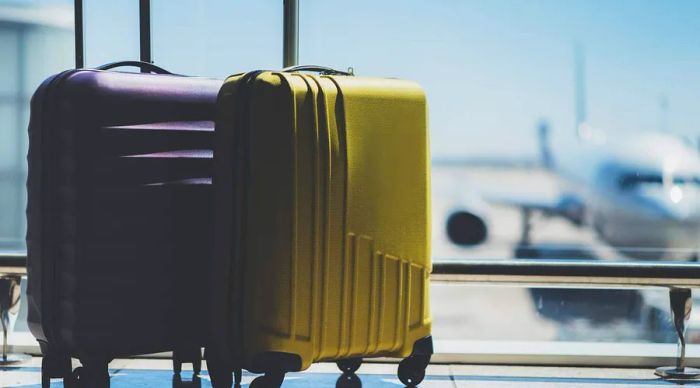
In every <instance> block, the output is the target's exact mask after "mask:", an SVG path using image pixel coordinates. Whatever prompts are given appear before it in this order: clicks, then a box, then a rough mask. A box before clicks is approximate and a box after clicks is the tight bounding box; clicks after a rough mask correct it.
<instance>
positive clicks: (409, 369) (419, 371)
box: [398, 356, 430, 387]
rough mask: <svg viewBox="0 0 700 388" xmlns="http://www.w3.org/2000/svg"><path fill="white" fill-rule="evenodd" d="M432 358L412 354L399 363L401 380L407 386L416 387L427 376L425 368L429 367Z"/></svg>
mask: <svg viewBox="0 0 700 388" xmlns="http://www.w3.org/2000/svg"><path fill="white" fill-rule="evenodd" d="M429 362H430V359H429V358H428V359H427V360H425V358H424V357H419V356H410V357H408V358H406V359H404V360H403V361H401V362H400V363H399V372H398V376H399V380H401V382H402V383H404V384H405V385H406V386H407V387H416V386H418V384H420V383H421V382H422V381H423V379H424V378H425V368H427V367H428V363H429Z"/></svg>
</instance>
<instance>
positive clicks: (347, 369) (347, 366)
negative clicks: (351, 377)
mask: <svg viewBox="0 0 700 388" xmlns="http://www.w3.org/2000/svg"><path fill="white" fill-rule="evenodd" d="M335 364H336V365H338V369H340V371H341V372H343V373H355V372H356V371H357V370H358V369H360V365H362V359H361V358H346V359H344V360H338V361H336V362H335Z"/></svg>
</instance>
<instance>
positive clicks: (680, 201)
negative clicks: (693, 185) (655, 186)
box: [644, 186, 700, 224]
mask: <svg viewBox="0 0 700 388" xmlns="http://www.w3.org/2000/svg"><path fill="white" fill-rule="evenodd" d="M645 194H646V195H644V196H645V197H646V198H645V202H647V204H648V205H649V207H650V208H651V209H652V210H653V211H654V213H656V214H658V216H660V217H662V218H664V219H666V220H669V221H676V222H683V223H689V224H700V191H698V190H697V189H688V188H683V187H680V186H673V187H671V188H669V189H667V190H663V191H659V192H655V193H649V192H647V193H645Z"/></svg>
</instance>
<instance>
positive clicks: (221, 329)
mask: <svg viewBox="0 0 700 388" xmlns="http://www.w3.org/2000/svg"><path fill="white" fill-rule="evenodd" d="M301 69H306V67H300V68H297V69H296V70H301ZM311 69H312V70H314V69H315V68H311ZM292 70H294V69H292ZM321 70H323V69H321ZM323 71H324V73H322V74H321V75H310V74H305V73H301V72H270V71H264V72H252V73H247V74H241V75H235V76H232V77H230V78H228V79H227V80H226V81H225V82H224V85H223V87H222V90H221V92H220V94H219V99H218V110H219V113H218V117H217V122H216V135H215V136H216V144H215V173H214V184H215V202H216V206H217V216H216V221H215V249H214V256H215V258H214V260H213V264H214V268H213V269H212V274H213V278H212V285H213V287H212V288H213V289H212V292H213V294H212V299H213V306H226V308H225V309H223V310H220V309H213V311H212V312H213V314H214V315H213V316H212V319H211V325H212V328H211V332H212V334H213V337H212V340H211V341H210V344H209V345H208V348H207V354H208V356H207V357H208V367H209V373H210V375H211V376H212V379H213V382H214V385H215V386H217V387H218V386H221V387H224V386H229V385H230V383H231V382H230V378H231V374H230V371H231V370H232V369H233V370H234V371H236V372H238V373H237V375H238V376H237V378H239V376H240V374H239V373H240V372H239V369H241V368H242V369H248V370H250V371H253V372H258V373H266V375H265V376H263V377H260V378H258V379H256V380H255V382H254V386H265V387H268V386H278V385H280V384H281V382H282V380H283V378H284V373H286V372H290V371H299V370H303V369H306V368H308V367H309V365H310V364H311V363H312V362H316V361H328V360H332V361H338V365H339V367H340V368H341V370H343V371H344V372H347V373H352V372H354V371H355V370H356V369H357V368H359V366H360V363H361V358H363V357H379V356H388V357H400V358H405V360H404V361H402V362H401V364H400V366H399V377H400V378H401V380H402V381H403V382H404V383H406V384H407V385H416V384H418V383H419V382H420V381H421V380H422V378H423V375H424V373H425V368H426V367H427V364H428V362H429V360H430V355H431V354H432V340H431V337H430V334H431V318H430V310H429V303H428V301H429V298H428V281H429V273H430V270H431V261H430V245H429V241H430V236H429V233H430V225H429V219H430V217H429V150H428V133H427V124H426V121H427V117H426V116H427V114H426V102H425V95H424V93H423V91H422V90H421V88H420V87H419V86H418V85H416V84H414V83H412V82H408V81H401V80H396V79H373V78H361V77H354V76H351V75H349V74H342V73H340V72H334V71H329V70H323Z"/></svg>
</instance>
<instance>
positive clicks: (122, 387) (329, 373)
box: [0, 358, 700, 388]
mask: <svg viewBox="0 0 700 388" xmlns="http://www.w3.org/2000/svg"><path fill="white" fill-rule="evenodd" d="M40 365H41V360H40V359H39V358H34V359H32V360H31V361H30V362H28V363H27V364H25V365H22V366H17V367H8V368H3V369H0V386H1V387H37V388H38V387H40V386H41V384H40V380H41V379H40ZM171 367H172V365H171V363H170V362H169V361H167V360H153V359H129V360H115V361H114V362H112V363H111V364H110V373H111V375H112V379H111V386H112V387H113V388H127V387H142V388H155V387H173V388H176V387H180V388H187V387H189V388H199V387H211V383H210V381H209V379H208V376H207V374H206V372H203V373H202V375H201V378H200V379H199V380H195V381H193V380H192V373H191V371H187V370H185V371H183V372H182V378H181V381H179V380H178V379H174V378H173V374H172V369H171ZM395 371H396V365H393V364H381V363H372V364H364V365H363V366H362V367H361V368H360V370H359V371H358V377H359V381H360V382H361V385H356V384H355V385H342V384H338V378H339V377H340V374H339V373H338V371H337V369H336V367H335V365H334V364H317V365H314V366H312V368H311V369H309V370H308V371H305V372H303V373H291V374H289V375H288V376H287V378H286V379H285V383H284V385H283V387H340V386H342V387H359V386H363V387H380V388H381V387H400V386H401V383H400V382H399V381H398V379H397V378H396V377H395V374H394V373H395ZM254 378H255V375H252V374H247V373H246V374H244V377H243V387H246V386H248V384H250V381H252V380H253V379H254ZM689 384H690V385H697V384H700V383H689ZM674 385H677V384H674V383H672V382H667V381H663V380H660V379H658V378H656V377H655V376H654V375H653V374H652V373H651V371H650V370H649V369H606V368H557V367H526V366H490V365H431V366H430V367H429V369H428V372H427V376H426V379H425V380H424V382H423V383H422V384H421V385H420V386H421V387H426V388H430V387H454V388H462V387H504V388H509V387H513V388H525V387H527V388H535V387H542V388H559V387H585V388H614V387H619V388H622V387H624V388H630V387H648V386H668V387H671V386H674ZM51 386H52V387H61V386H62V383H61V382H60V380H54V381H53V382H52V384H51Z"/></svg>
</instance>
